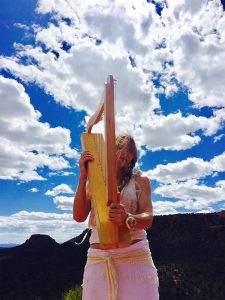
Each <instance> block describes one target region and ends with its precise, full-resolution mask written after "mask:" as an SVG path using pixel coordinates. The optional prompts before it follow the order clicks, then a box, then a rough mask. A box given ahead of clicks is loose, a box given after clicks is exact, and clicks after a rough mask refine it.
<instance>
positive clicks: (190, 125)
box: [0, 1, 225, 151]
mask: <svg viewBox="0 0 225 300" xmlns="http://www.w3.org/2000/svg"><path fill="white" fill-rule="evenodd" d="M159 4H160V5H161V7H162V8H163V10H162V15H161V17H159V15H158V14H157V13H156V10H155V6H154V4H152V3H147V2H146V1H139V2H138V3H133V4H131V3H129V2H126V1H114V2H110V3H108V1H103V2H101V3H100V4H99V3H98V2H95V1H92V2H91V3H90V2H89V1H77V2H76V5H74V3H73V2H72V1H71V2H69V5H68V1H60V2H58V1H39V2H38V7H37V12H38V13H43V14H46V13H54V18H55V21H56V22H54V23H53V22H49V25H48V26H47V27H46V28H41V27H39V28H38V29H36V36H35V39H36V43H37V45H36V46H31V45H26V46H24V45H19V44H16V45H15V47H16V49H17V52H16V53H17V56H16V57H0V66H1V68H3V69H6V70H8V71H10V72H12V73H13V74H14V75H15V76H18V77H20V78H21V79H22V80H24V81H25V82H31V81H33V82H35V83H36V84H38V85H39V86H41V87H43V88H44V89H45V91H46V92H47V93H49V94H51V95H53V97H54V99H55V100H56V101H57V102H60V103H61V104H62V105H64V106H66V107H72V108H74V109H75V110H85V111H86V112H87V113H88V114H90V113H92V112H93V111H94V110H95V109H96V107H97V103H98V102H99V100H100V98H101V93H102V88H103V82H104V80H105V79H106V76H107V75H108V74H113V75H114V76H115V78H116V79H117V99H118V102H117V111H118V131H124V130H126V131H127V129H132V132H133V134H134V136H135V137H136V138H137V140H138V143H139V144H140V145H147V148H148V149H151V150H153V151H155V150H161V149H165V150H185V149H190V148H192V147H193V146H196V145H198V144H199V143H200V142H201V138H202V137H201V135H208V136H210V135H214V134H216V132H217V131H218V130H219V129H222V128H223V122H224V119H225V114H224V110H222V111H221V113H220V114H219V113H218V111H219V109H215V111H214V115H213V116H212V117H210V118H206V117H201V116H195V115H191V114H190V115H188V116H182V115H181V113H177V114H169V115H167V116H165V115H163V114H159V113H157V114H155V110H156V109H160V100H159V98H158V94H159V93H164V94H166V95H167V96H168V97H169V96H171V95H172V94H174V93H176V92H177V91H178V87H179V86H185V87H186V88H187V90H188V91H189V97H190V99H191V100H192V101H193V103H194V104H195V105H196V106H197V107H202V106H213V107H223V106H224V94H223V93H224V89H223V86H224V81H223V80H224V79H223V78H224V76H220V74H221V72H222V70H223V69H224V61H225V60H224V53H225V50H224V49H225V48H224V38H222V37H224V35H223V31H224V25H223V24H225V21H224V18H225V17H224V12H223V10H222V7H221V5H219V4H218V2H217V1H210V2H204V3H203V2H201V1H197V2H194V1H191V3H189V2H188V1H176V3H171V2H170V3H168V4H167V5H165V3H164V1H160V2H159ZM209 18H210V20H212V22H210V26H206V24H208V22H206V20H208V19H209ZM109 23H110V24H111V26H108V25H107V26H106V24H109ZM112 28H114V30H112ZM178 29H179V30H178ZM219 37H220V38H219ZM40 44H42V45H43V46H44V47H45V48H47V49H48V51H45V52H43V50H42V47H40V46H39V45H40ZM65 45H66V46H65ZM214 54H215V55H214ZM23 58H27V59H28V58H29V59H30V61H31V62H32V61H35V63H30V64H29V63H27V64H26V65H24V64H23ZM21 59H22V60H21ZM212 59H213V61H212ZM214 60H215V61H214ZM28 61H29V60H28ZM205 62H210V64H207V63H205ZM96 73H97V74H98V76H96ZM154 80H158V82H159V83H160V87H156V86H155V85H154V83H153V82H154ZM62 81H63V83H64V84H63V86H62V85H61V84H60V83H61V82H62ZM124 124H126V125H124ZM168 131H170V132H168ZM171 132H174V133H175V134H171Z"/></svg>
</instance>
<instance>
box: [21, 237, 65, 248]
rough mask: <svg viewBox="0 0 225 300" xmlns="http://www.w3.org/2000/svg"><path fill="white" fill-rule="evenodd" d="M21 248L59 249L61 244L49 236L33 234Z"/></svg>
mask: <svg viewBox="0 0 225 300" xmlns="http://www.w3.org/2000/svg"><path fill="white" fill-rule="evenodd" d="M21 246H25V247H29V248H40V247H41V248H42V247H44V248H46V247H57V246H59V244H58V243H57V242H56V241H55V240H54V239H53V238H51V237H50V236H49V235H47V234H32V235H31V236H30V238H29V239H28V240H26V242H25V243H24V244H22V245H21Z"/></svg>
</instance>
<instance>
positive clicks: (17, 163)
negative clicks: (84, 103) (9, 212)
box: [0, 76, 77, 181]
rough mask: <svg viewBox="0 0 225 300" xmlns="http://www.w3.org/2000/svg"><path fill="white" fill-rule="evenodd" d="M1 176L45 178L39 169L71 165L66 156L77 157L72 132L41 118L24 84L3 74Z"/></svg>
mask: <svg viewBox="0 0 225 300" xmlns="http://www.w3.org/2000/svg"><path fill="white" fill-rule="evenodd" d="M0 97H1V110H0V125H1V126H0V141H1V143H0V153H1V155H0V178H1V179H20V180H23V181H30V180H44V179H45V178H43V176H41V175H40V174H39V173H38V168H43V167H45V166H47V167H48V168H49V169H50V170H61V169H65V168H69V167H70V165H69V162H68V160H66V159H65V158H64V157H63V155H65V156H67V157H69V158H71V157H74V158H77V152H76V151H75V150H73V149H71V148H70V142H71V139H70V131H69V130H68V129H65V128H62V127H55V128H51V127H50V125H49V124H48V123H42V122H40V121H39V118H40V117H41V114H40V112H38V111H36V110H35V109H34V107H33V106H32V104H31V103H30V99H29V96H28V94H27V93H26V92H25V90H24V87H23V86H22V85H21V84H19V83H18V82H17V81H15V80H13V79H7V78H4V77H3V76H0Z"/></svg>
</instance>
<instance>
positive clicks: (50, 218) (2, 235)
mask: <svg viewBox="0 0 225 300" xmlns="http://www.w3.org/2000/svg"><path fill="white" fill-rule="evenodd" d="M85 228H87V222H84V223H82V224H79V223H76V222H75V221H74V220H73V217H72V214H69V213H63V214H57V213H44V212H27V211H20V212H17V213H15V214H12V215H10V216H0V239H1V243H24V242H25V241H26V239H28V238H29V237H30V235H31V234H48V235H50V236H51V237H52V238H54V239H55V240H56V241H57V242H58V243H62V242H65V241H67V240H69V239H71V238H73V237H75V236H77V235H79V234H80V233H81V232H82V231H83V230H84V229H85Z"/></svg>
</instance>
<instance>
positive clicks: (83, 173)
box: [79, 151, 94, 179]
mask: <svg viewBox="0 0 225 300" xmlns="http://www.w3.org/2000/svg"><path fill="white" fill-rule="evenodd" d="M93 160H94V157H93V155H92V154H91V153H90V152H89V151H83V152H82V153H81V156H80V160H79V166H80V177H82V178H85V179H86V178H87V164H88V162H89V161H93Z"/></svg>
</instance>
